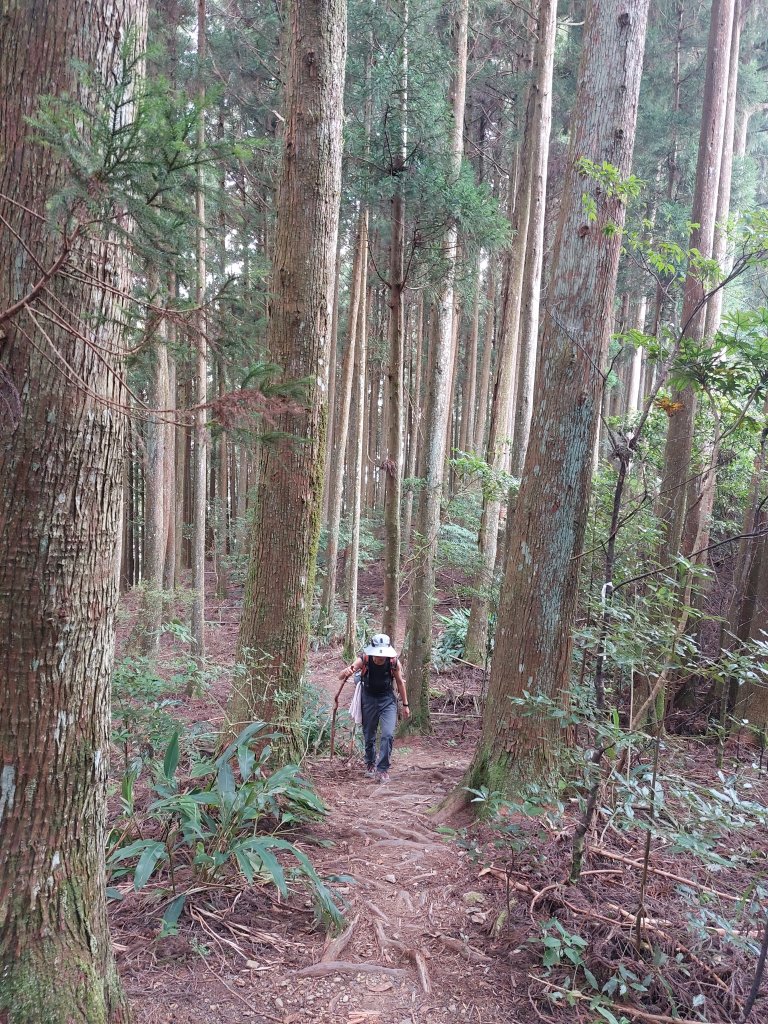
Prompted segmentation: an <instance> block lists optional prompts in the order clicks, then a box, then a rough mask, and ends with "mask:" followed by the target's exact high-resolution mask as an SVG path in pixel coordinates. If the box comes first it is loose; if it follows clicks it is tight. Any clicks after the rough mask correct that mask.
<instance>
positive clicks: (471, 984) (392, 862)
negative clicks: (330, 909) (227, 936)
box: [286, 659, 517, 1024]
mask: <svg viewBox="0 0 768 1024" xmlns="http://www.w3.org/2000/svg"><path fill="white" fill-rule="evenodd" d="M313 661H314V665H313V668H314V671H313V682H314V683H315V685H318V686H321V687H323V688H324V689H326V690H327V692H329V693H330V694H333V693H334V692H335V690H336V687H337V686H338V683H337V682H336V679H335V669H330V668H326V667H325V665H326V661H325V660H316V659H313ZM351 691H352V687H351V685H348V686H346V687H345V689H344V692H343V694H342V698H341V701H340V704H341V706H342V707H344V706H346V704H348V702H349V699H350V697H351ZM460 726H461V723H458V728H459V729H460ZM456 728H457V723H456V722H448V723H446V724H445V725H444V726H443V727H442V728H440V729H439V730H438V732H437V734H436V736H435V737H434V738H430V739H422V738H417V737H406V738H402V739H398V740H396V742H395V749H394V754H393V759H392V770H391V773H390V782H389V783H388V784H386V785H380V784H378V783H376V782H375V781H373V780H371V779H368V778H367V777H366V776H365V774H364V771H363V763H362V760H361V759H360V756H359V753H358V752H357V751H355V752H354V753H353V754H352V756H351V757H350V756H349V748H348V747H346V745H345V749H343V750H342V751H341V756H338V757H337V758H336V759H335V760H334V761H330V760H328V759H323V760H322V761H316V762H315V763H314V764H313V766H312V775H313V778H314V780H315V783H316V785H317V787H318V790H319V791H320V793H321V794H322V795H323V796H324V797H325V799H326V800H327V802H328V803H329V805H330V806H331V808H332V810H331V814H330V817H329V819H328V821H327V823H326V825H327V833H328V838H329V839H332V840H333V842H334V844H335V846H334V848H333V849H331V850H328V851H326V852H325V854H324V855H323V856H322V857H320V858H316V861H317V863H318V865H319V866H320V867H321V868H323V869H324V870H325V872H327V873H331V872H336V873H338V874H344V875H347V876H348V877H349V878H350V879H351V880H352V882H351V884H349V885H348V886H345V887H344V889H345V890H346V891H345V892H344V896H345V898H346V900H347V901H348V903H349V909H348V912H347V918H348V920H349V922H350V925H349V927H348V929H347V932H346V933H345V934H344V936H342V937H341V939H340V940H336V941H335V942H333V943H331V944H330V945H329V946H328V947H327V948H326V949H325V950H321V951H320V954H321V955H320V956H319V957H318V958H317V959H318V962H317V963H315V964H314V965H312V966H308V967H307V968H306V969H304V970H303V971H299V972H297V986H296V989H295V991H294V993H293V994H292V998H291V1002H292V1004H293V1005H294V1006H295V1007H296V1009H297V1010H300V1008H301V1007H302V1006H306V1000H307V999H308V998H312V1003H313V1005H314V1007H315V1008H316V1009H315V1014H314V1016H311V1017H310V1019H311V1020H313V1021H316V1022H317V1024H341V1022H349V1024H356V1022H359V1024H363V1022H371V1024H406V1022H407V1024H443V1022H445V1024H448V1022H453V1021H465V1020H466V1021H475V1022H479V1024H486V1022H488V1024H491V1022H497V1021H509V1022H510V1024H512V1022H514V1021H515V1020H516V1019H517V1018H516V1017H515V1016H514V1014H513V1013H512V1011H511V1006H510V1003H511V1000H512V998H513V994H512V993H513V983H512V978H511V973H510V968H509V965H508V964H507V963H505V962H502V961H500V960H499V958H498V957H497V956H495V955H494V954H493V952H491V951H490V950H489V949H488V941H487V937H486V935H485V934H484V931H485V929H486V928H487V926H488V924H490V923H492V921H490V920H489V918H490V916H491V910H490V907H491V905H492V903H493V898H492V897H491V896H490V894H486V893H485V892H483V891H482V890H483V882H482V881H481V880H479V878H478V874H479V869H478V866H477V865H476V864H474V863H473V862H472V860H471V859H470V857H468V856H467V854H466V853H465V852H464V851H462V850H461V849H460V848H459V847H458V846H457V845H456V843H455V841H453V840H449V839H446V837H445V836H443V835H441V834H440V833H439V832H438V831H437V826H436V824H435V821H434V817H433V816H432V815H431V814H430V811H431V810H432V809H434V807H435V806H436V805H437V804H438V803H439V802H440V800H441V798H442V797H443V796H445V795H446V794H447V793H449V792H450V791H451V790H452V789H453V787H454V786H455V785H456V784H457V783H458V782H459V781H460V779H461V776H462V774H463V772H464V769H465V768H466V766H467V761H468V756H469V753H470V752H471V750H472V749H473V748H474V739H472V740H471V741H470V740H469V739H468V738H466V739H465V742H464V743H463V744H461V743H460V742H459V741H458V740H457V739H456V738H455V735H454V734H455V732H456ZM489 881H490V880H489ZM495 884H497V883H491V886H493V885H495ZM486 908H488V909H486ZM484 947H485V948H484ZM328 961H330V962H328ZM286 1004H287V1000H286ZM301 1019H305V1018H303V1017H298V1018H297V1020H301Z"/></svg>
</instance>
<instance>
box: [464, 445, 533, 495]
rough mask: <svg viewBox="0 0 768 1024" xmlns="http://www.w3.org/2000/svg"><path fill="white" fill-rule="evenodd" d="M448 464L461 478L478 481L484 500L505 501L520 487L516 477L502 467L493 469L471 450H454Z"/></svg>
mask: <svg viewBox="0 0 768 1024" xmlns="http://www.w3.org/2000/svg"><path fill="white" fill-rule="evenodd" d="M449 464H450V466H451V468H452V469H454V470H456V472H457V473H459V474H460V475H461V476H462V477H463V478H468V479H470V480H472V481H474V482H478V483H479V484H480V489H481V492H482V495H483V497H484V498H485V499H486V501H502V502H503V501H506V500H508V499H509V498H511V497H514V495H516V494H517V492H518V490H519V489H520V481H519V480H518V479H517V478H516V477H514V476H511V474H509V473H505V472H504V470H503V469H494V467H493V466H491V465H489V464H488V463H487V462H486V461H485V459H482V458H480V456H479V455H474V454H472V453H471V452H462V451H455V452H454V456H453V458H452V459H450V463H449Z"/></svg>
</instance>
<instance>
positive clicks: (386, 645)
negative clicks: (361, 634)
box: [334, 633, 411, 783]
mask: <svg viewBox="0 0 768 1024" xmlns="http://www.w3.org/2000/svg"><path fill="white" fill-rule="evenodd" d="M356 672H359V673H360V682H361V684H362V692H361V703H362V712H363V737H364V739H365V772H366V775H368V776H369V778H372V779H375V781H376V782H381V783H387V782H389V763H390V758H391V756H392V743H393V741H394V738H395V726H396V725H397V697H396V696H395V686H396V687H397V692H398V694H399V696H400V700H401V702H402V705H403V714H404V716H405V717H406V718H410V717H411V709H410V707H409V705H408V695H407V693H406V691H405V679H404V677H403V670H402V667H401V665H400V661H399V659H398V657H397V651H396V650H395V649H394V647H393V646H392V645H391V644H390V642H389V637H388V636H387V634H386V633H376V634H375V636H372V637H371V642H370V644H369V645H368V647H364V648H363V651H362V653H361V654H359V655H358V656H357V657H356V658H355V660H354V661H353V662H352V664H351V665H349V666H348V667H347V668H345V669H344V671H343V672H342V673H341V674H340V675H339V679H340V680H341V686H340V687H339V689H338V692H337V693H336V697H335V699H334V706H335V707H338V706H339V695H340V694H341V691H342V690H343V689H344V683H346V681H347V680H348V679H349V677H350V676H354V674H355V673H356ZM379 726H380V727H381V738H380V740H379V759H378V761H377V760H376V732H377V730H378V728H379Z"/></svg>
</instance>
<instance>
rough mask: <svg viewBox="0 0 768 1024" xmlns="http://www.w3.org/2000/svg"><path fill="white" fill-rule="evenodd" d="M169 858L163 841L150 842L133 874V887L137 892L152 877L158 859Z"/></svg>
mask: <svg viewBox="0 0 768 1024" xmlns="http://www.w3.org/2000/svg"><path fill="white" fill-rule="evenodd" d="M167 859H168V851H167V850H166V848H165V846H164V845H163V843H158V842H149V843H148V845H147V848H146V849H145V850H144V852H143V853H142V855H141V856H140V857H139V862H138V864H137V865H136V871H135V872H134V875H133V888H134V889H135V890H136V892H138V891H139V889H143V888H144V886H145V885H146V884H147V882H148V881H149V879H150V878H151V877H152V872H153V871H154V870H155V868H156V866H157V864H158V861H161V860H167Z"/></svg>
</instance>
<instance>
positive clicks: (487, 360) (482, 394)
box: [472, 257, 496, 453]
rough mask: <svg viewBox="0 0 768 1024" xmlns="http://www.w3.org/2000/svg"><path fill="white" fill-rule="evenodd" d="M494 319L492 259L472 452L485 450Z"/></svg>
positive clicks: (494, 294)
mask: <svg viewBox="0 0 768 1024" xmlns="http://www.w3.org/2000/svg"><path fill="white" fill-rule="evenodd" d="M495 318H496V269H495V264H494V260H493V257H491V259H490V260H489V263H488V288H487V291H486V295H485V335H484V340H483V358H482V361H481V363H480V382H479V384H478V388H477V419H476V420H475V436H474V441H473V447H472V450H473V451H474V452H476V453H477V452H482V451H484V449H485V426H486V423H487V422H488V393H489V391H490V387H491V359H492V356H493V335H494V326H495V323H494V322H495Z"/></svg>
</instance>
